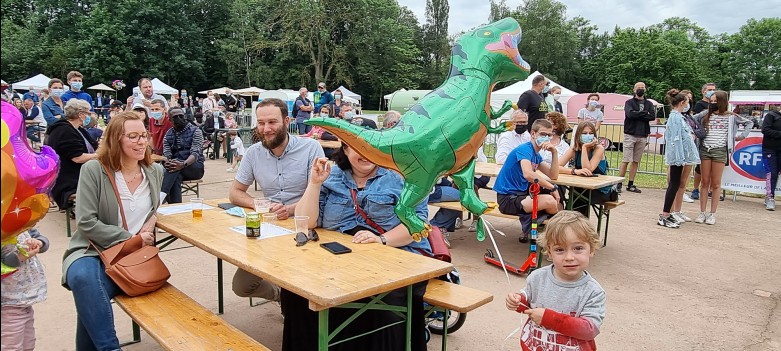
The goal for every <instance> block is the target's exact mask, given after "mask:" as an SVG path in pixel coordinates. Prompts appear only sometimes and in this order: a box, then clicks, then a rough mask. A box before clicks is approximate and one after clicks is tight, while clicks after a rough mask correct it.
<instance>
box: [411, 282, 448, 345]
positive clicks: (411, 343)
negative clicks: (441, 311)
mask: <svg viewBox="0 0 781 351" xmlns="http://www.w3.org/2000/svg"><path fill="white" fill-rule="evenodd" d="M446 313H447V312H446ZM445 324H447V320H445ZM445 334H447V326H445ZM407 351H412V285H410V286H407Z"/></svg>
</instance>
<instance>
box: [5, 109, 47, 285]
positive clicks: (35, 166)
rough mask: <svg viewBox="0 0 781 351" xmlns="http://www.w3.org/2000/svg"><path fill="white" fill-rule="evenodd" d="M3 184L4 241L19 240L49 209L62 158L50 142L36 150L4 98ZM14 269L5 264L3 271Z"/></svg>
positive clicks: (19, 119) (14, 242) (19, 116)
mask: <svg viewBox="0 0 781 351" xmlns="http://www.w3.org/2000/svg"><path fill="white" fill-rule="evenodd" d="M0 117H2V126H1V127H0V128H1V129H0V144H1V145H2V152H1V153H0V158H1V159H0V171H1V172H2V174H1V177H0V183H1V184H0V185H2V192H1V193H2V201H1V202H0V204H1V205H2V212H0V216H2V218H0V233H1V234H2V245H3V246H5V245H11V244H16V237H17V236H18V235H19V234H20V233H22V232H24V231H25V230H27V229H30V228H32V227H33V226H34V225H35V224H36V223H38V221H39V220H41V219H42V218H43V216H45V215H46V213H47V212H48V211H49V195H48V194H49V190H51V187H52V186H53V185H54V181H55V179H56V178H57V171H58V170H59V167H60V158H59V157H58V156H57V153H55V152H54V150H53V149H52V148H50V147H48V146H43V147H42V148H41V152H40V153H37V152H35V151H33V149H32V148H31V147H30V144H28V143H27V132H26V131H25V124H24V118H23V117H22V114H21V113H20V112H19V110H18V109H17V108H16V107H14V106H13V105H11V104H9V103H7V102H5V101H3V102H2V108H1V109H0ZM13 271H14V269H12V268H10V267H7V266H5V265H3V266H2V275H3V276H6V275H7V274H10V273H13Z"/></svg>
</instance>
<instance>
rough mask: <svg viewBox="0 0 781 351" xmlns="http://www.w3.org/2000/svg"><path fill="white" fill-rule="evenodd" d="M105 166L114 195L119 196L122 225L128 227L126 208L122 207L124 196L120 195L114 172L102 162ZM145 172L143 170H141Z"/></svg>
mask: <svg viewBox="0 0 781 351" xmlns="http://www.w3.org/2000/svg"><path fill="white" fill-rule="evenodd" d="M100 165H101V166H103V170H105V171H106V175H108V179H109V180H110V181H111V188H112V189H114V195H115V196H116V197H117V204H118V205H119V214H120V215H121V216H122V227H123V228H125V230H128V229H127V220H126V219H125V209H124V208H123V207H122V198H120V197H119V191H118V190H117V182H116V179H114V172H111V171H109V169H108V167H106V165H104V164H103V163H101V164H100ZM141 172H143V170H141Z"/></svg>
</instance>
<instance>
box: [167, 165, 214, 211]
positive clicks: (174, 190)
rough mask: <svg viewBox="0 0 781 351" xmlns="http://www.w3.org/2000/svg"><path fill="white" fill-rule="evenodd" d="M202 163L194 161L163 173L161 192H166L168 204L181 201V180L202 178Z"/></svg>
mask: <svg viewBox="0 0 781 351" xmlns="http://www.w3.org/2000/svg"><path fill="white" fill-rule="evenodd" d="M203 173H204V165H203V163H199V162H195V163H193V164H191V165H189V166H187V167H185V168H184V169H182V170H181V171H176V172H169V171H165V173H164V174H163V185H162V187H161V188H160V191H161V192H164V193H166V194H167V195H166V197H165V201H166V203H169V204H178V203H182V181H183V180H196V179H201V178H203Z"/></svg>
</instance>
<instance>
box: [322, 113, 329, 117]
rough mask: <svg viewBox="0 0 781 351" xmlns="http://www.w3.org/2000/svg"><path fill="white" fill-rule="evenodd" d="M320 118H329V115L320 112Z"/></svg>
mask: <svg viewBox="0 0 781 351" xmlns="http://www.w3.org/2000/svg"><path fill="white" fill-rule="evenodd" d="M320 117H328V114H327V113H325V112H320Z"/></svg>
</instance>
